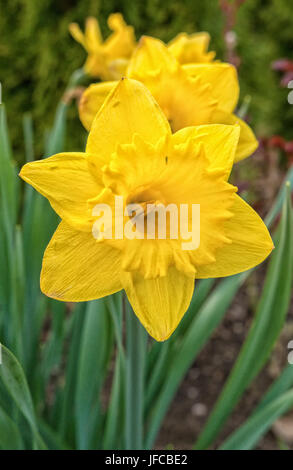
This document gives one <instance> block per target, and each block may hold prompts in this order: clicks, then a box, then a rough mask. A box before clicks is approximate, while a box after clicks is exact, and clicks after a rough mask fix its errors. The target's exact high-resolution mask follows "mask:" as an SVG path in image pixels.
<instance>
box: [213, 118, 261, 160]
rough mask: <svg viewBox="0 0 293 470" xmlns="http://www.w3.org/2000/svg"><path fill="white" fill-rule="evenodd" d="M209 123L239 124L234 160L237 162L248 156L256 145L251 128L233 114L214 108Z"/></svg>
mask: <svg viewBox="0 0 293 470" xmlns="http://www.w3.org/2000/svg"><path fill="white" fill-rule="evenodd" d="M210 122H211V124H216V123H218V124H230V125H235V124H239V126H240V137H239V143H238V147H237V150H236V156H235V162H239V161H240V160H243V159H244V158H247V157H249V156H250V155H251V154H253V152H255V150H256V149H257V147H258V141H257V139H256V137H255V135H254V133H253V131H252V130H251V128H250V127H249V126H248V124H246V122H244V121H243V120H242V119H240V118H239V117H238V116H236V115H235V114H231V113H227V112H225V111H222V110H220V109H216V110H215V111H214V113H213V114H212V118H211V121H210Z"/></svg>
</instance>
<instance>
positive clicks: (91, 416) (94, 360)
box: [75, 299, 113, 449]
mask: <svg viewBox="0 0 293 470" xmlns="http://www.w3.org/2000/svg"><path fill="white" fill-rule="evenodd" d="M110 326H111V324H110V318H109V314H108V312H107V308H106V305H105V302H104V300H103V299H101V300H98V301H92V302H89V303H88V304H87V309H86V313H85V322H84V327H83V330H82V337H81V342H80V349H79V357H78V362H77V364H76V367H77V384H76V395H75V418H76V440H77V447H78V449H89V448H91V445H94V444H95V445H97V442H95V443H93V442H92V438H93V436H94V434H95V432H96V425H97V422H101V404H100V396H99V394H100V389H101V387H102V384H103V381H104V379H105V376H106V366H107V362H108V358H109V357H108V354H109V349H108V348H109V345H108V342H109V341H112V337H113V335H112V331H111V328H110Z"/></svg>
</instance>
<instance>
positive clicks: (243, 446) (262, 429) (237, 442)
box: [220, 390, 293, 450]
mask: <svg viewBox="0 0 293 470" xmlns="http://www.w3.org/2000/svg"><path fill="white" fill-rule="evenodd" d="M292 407H293V390H290V391H289V392H286V393H284V394H283V395H281V396H280V397H278V398H276V399H274V400H272V401H271V402H269V403H268V404H267V405H265V406H264V407H263V408H261V409H260V410H259V411H258V412H257V413H254V414H253V415H252V416H251V417H250V418H249V419H248V420H247V421H246V422H245V423H244V424H243V425H242V426H241V427H240V428H239V429H237V431H235V432H234V433H233V434H232V435H231V436H230V437H228V439H227V440H226V441H225V442H224V443H223V444H222V445H221V446H220V449H221V450H250V449H253V447H255V445H256V444H257V443H258V441H259V440H260V438H261V437H262V436H263V435H264V434H265V433H266V432H267V431H268V430H269V429H270V427H271V426H272V424H273V423H274V422H275V421H276V420H277V419H278V418H279V417H280V416H282V415H283V414H284V413H286V412H287V411H289V410H290V409H291V408H292Z"/></svg>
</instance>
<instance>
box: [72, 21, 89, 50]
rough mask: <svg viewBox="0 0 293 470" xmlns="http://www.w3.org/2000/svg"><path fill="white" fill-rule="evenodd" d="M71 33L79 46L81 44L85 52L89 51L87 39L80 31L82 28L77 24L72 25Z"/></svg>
mask: <svg viewBox="0 0 293 470" xmlns="http://www.w3.org/2000/svg"><path fill="white" fill-rule="evenodd" d="M69 32H70V34H71V36H72V37H73V39H75V40H76V41H77V42H79V44H81V45H82V46H83V47H84V49H85V50H87V43H86V39H85V35H84V34H83V32H82V31H81V29H80V26H79V25H78V24H77V23H70V25H69Z"/></svg>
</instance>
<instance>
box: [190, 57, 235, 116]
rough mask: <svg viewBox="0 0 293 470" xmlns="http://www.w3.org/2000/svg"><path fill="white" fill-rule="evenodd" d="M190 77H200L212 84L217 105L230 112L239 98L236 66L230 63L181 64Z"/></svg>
mask: <svg viewBox="0 0 293 470" xmlns="http://www.w3.org/2000/svg"><path fill="white" fill-rule="evenodd" d="M183 68H184V70H185V71H186V72H187V73H188V75H190V76H191V77H198V76H199V77H201V79H202V81H203V82H205V83H209V84H210V85H211V86H212V94H213V96H214V98H215V99H216V100H217V101H218V107H219V108H220V109H222V110H223V111H226V112H228V113H231V112H233V111H234V109H235V107H236V105H237V102H238V99H239V82H238V77H237V71H236V68H235V67H234V66H233V65H231V64H225V63H221V62H214V63H211V64H188V65H184V66H183Z"/></svg>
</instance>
